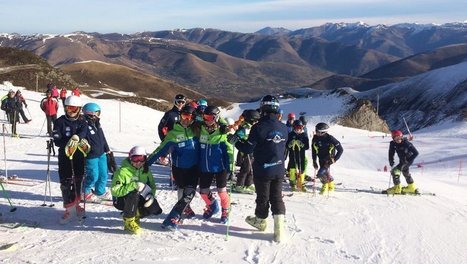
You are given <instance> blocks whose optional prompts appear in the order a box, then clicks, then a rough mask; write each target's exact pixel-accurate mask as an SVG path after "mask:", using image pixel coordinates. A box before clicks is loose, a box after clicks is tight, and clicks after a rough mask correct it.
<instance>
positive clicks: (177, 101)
mask: <svg viewBox="0 0 467 264" xmlns="http://www.w3.org/2000/svg"><path fill="white" fill-rule="evenodd" d="M175 104H176V105H182V104H185V100H175Z"/></svg>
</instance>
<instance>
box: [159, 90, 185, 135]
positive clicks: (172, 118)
mask: <svg viewBox="0 0 467 264" xmlns="http://www.w3.org/2000/svg"><path fill="white" fill-rule="evenodd" d="M185 103H186V97H185V96H184V95H183V94H177V95H176V96H175V100H174V106H173V107H172V109H170V110H169V111H167V112H165V114H164V116H163V117H162V119H161V121H160V122H159V126H158V127H157V131H158V133H159V138H160V140H161V141H163V140H164V138H165V135H167V133H168V132H169V131H170V130H172V129H173V127H174V124H175V123H176V122H177V121H179V120H180V110H182V108H183V107H184V106H185Z"/></svg>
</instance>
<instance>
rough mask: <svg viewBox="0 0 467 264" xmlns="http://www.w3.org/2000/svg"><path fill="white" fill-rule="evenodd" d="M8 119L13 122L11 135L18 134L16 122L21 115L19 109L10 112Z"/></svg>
mask: <svg viewBox="0 0 467 264" xmlns="http://www.w3.org/2000/svg"><path fill="white" fill-rule="evenodd" d="M8 120H9V121H10V124H11V135H12V136H13V135H14V134H16V123H17V122H19V115H18V112H17V111H13V112H8Z"/></svg>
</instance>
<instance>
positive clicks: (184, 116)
mask: <svg viewBox="0 0 467 264" xmlns="http://www.w3.org/2000/svg"><path fill="white" fill-rule="evenodd" d="M180 117H181V118H182V119H183V120H191V119H193V115H192V114H190V113H181V114H180Z"/></svg>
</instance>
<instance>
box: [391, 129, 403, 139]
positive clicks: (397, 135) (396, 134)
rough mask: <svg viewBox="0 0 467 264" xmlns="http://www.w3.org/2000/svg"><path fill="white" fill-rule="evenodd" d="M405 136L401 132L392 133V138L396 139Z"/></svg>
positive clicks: (394, 131)
mask: <svg viewBox="0 0 467 264" xmlns="http://www.w3.org/2000/svg"><path fill="white" fill-rule="evenodd" d="M402 136H404V134H403V133H402V131H400V130H393V131H392V132H391V137H392V138H393V139H394V138H395V137H402Z"/></svg>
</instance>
